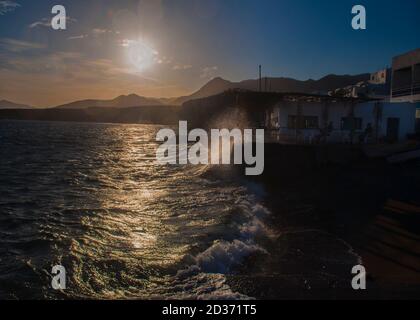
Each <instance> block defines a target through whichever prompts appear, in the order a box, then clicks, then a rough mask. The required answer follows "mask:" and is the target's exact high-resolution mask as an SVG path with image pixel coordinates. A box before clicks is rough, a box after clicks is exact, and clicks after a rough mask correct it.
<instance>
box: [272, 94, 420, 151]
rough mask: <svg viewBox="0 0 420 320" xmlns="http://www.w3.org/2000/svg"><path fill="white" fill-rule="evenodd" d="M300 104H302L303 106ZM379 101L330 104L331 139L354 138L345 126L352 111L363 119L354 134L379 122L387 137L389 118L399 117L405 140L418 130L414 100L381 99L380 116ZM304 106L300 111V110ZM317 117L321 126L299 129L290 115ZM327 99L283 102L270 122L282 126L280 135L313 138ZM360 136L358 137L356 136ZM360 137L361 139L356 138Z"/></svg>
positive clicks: (401, 137)
mask: <svg viewBox="0 0 420 320" xmlns="http://www.w3.org/2000/svg"><path fill="white" fill-rule="evenodd" d="M299 104H300V107H299ZM376 104H377V102H365V103H358V104H355V105H353V106H352V104H351V103H350V102H335V103H330V104H329V106H328V111H327V114H328V120H327V123H330V122H331V123H332V125H333V131H332V133H331V134H330V136H329V137H328V140H327V141H329V142H343V143H344V142H348V141H350V130H344V129H343V128H342V119H343V118H347V117H349V116H350V115H351V114H352V113H353V115H354V117H355V118H360V119H361V128H360V129H359V130H354V134H355V135H356V136H357V135H361V134H363V133H364V132H365V130H366V128H367V126H368V124H371V126H372V127H373V128H375V130H374V131H375V132H376V125H377V131H378V138H379V139H383V138H385V137H386V136H387V134H388V119H389V118H397V119H399V120H398V122H399V125H398V140H399V141H404V140H405V139H406V137H407V135H409V134H413V133H415V126H416V121H415V118H416V105H415V104H412V103H390V102H380V106H381V107H380V108H381V110H382V111H381V112H380V113H379V114H380V117H379V118H378V121H377V120H376V119H377V107H376V106H375V105H376ZM299 108H300V112H299ZM298 114H300V115H301V116H302V117H317V118H318V127H319V128H318V129H316V128H304V129H298V130H296V129H295V128H291V127H290V123H289V122H290V120H289V116H297V115H298ZM325 114H326V109H325V103H323V102H322V103H321V102H299V103H298V102H295V101H287V102H281V103H279V104H278V105H277V106H276V107H275V108H274V109H273V111H272V113H271V115H270V119H269V123H270V126H271V127H272V128H275V129H277V130H278V134H279V137H280V139H281V138H283V139H286V140H287V139H292V140H293V139H294V140H296V136H297V135H298V136H299V138H300V139H301V140H302V141H303V142H311V141H313V140H314V139H316V137H317V136H319V135H320V133H321V131H320V128H323V127H324V125H325ZM356 139H357V137H356ZM356 141H357V140H356Z"/></svg>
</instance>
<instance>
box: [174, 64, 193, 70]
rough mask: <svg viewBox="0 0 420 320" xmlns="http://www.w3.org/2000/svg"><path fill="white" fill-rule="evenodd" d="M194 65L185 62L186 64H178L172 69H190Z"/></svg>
mask: <svg viewBox="0 0 420 320" xmlns="http://www.w3.org/2000/svg"><path fill="white" fill-rule="evenodd" d="M192 67H193V66H192V65H190V64H185V65H178V64H176V65H174V66H173V67H172V70H188V69H191V68H192Z"/></svg>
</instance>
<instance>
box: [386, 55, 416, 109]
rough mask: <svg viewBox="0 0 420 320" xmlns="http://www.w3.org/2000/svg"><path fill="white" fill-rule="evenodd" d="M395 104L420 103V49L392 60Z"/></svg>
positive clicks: (392, 98) (392, 96)
mask: <svg viewBox="0 0 420 320" xmlns="http://www.w3.org/2000/svg"><path fill="white" fill-rule="evenodd" d="M391 101H393V102H406V101H410V102H420V49H417V50H413V51H410V52H408V53H406V54H403V55H400V56H397V57H394V59H393V60H392V89H391Z"/></svg>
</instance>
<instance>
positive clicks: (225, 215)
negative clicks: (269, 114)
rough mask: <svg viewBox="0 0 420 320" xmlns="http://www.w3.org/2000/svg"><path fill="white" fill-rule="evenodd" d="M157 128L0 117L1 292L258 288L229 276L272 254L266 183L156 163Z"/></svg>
mask: <svg viewBox="0 0 420 320" xmlns="http://www.w3.org/2000/svg"><path fill="white" fill-rule="evenodd" d="M161 128H162V126H156V125H128V124H93V123H70V122H31V121H0V298H2V299H253V298H254V297H253V296H249V295H246V294H244V293H243V292H239V291H238V290H234V289H232V288H231V287H230V286H229V284H228V281H227V276H229V275H235V274H236V273H238V270H239V269H240V268H241V267H242V271H241V272H242V273H243V272H244V271H243V265H244V264H246V263H247V261H249V259H251V257H253V258H254V259H255V257H264V256H266V255H268V254H269V252H268V251H267V248H265V247H264V245H263V243H264V241H266V240H264V239H269V238H270V237H275V236H276V233H275V231H273V230H270V228H269V227H268V226H267V224H266V219H267V217H269V216H270V214H271V213H270V211H269V210H268V209H267V208H265V207H264V206H263V205H262V203H261V201H260V199H261V193H263V191H262V190H261V188H259V187H258V186H255V185H253V184H251V183H247V182H245V181H244V179H238V178H235V175H232V174H230V171H231V170H232V168H231V167H230V166H225V167H223V166H219V167H214V166H204V165H202V166H192V165H161V164H158V162H157V161H156V149H157V147H158V146H159V144H158V142H156V133H157V132H158V130H160V129H161ZM261 239H262V240H261ZM57 265H60V266H63V267H64V268H65V271H66V273H65V276H66V277H65V278H66V288H65V289H64V290H54V289H53V287H52V277H53V275H52V268H53V267H54V266H57Z"/></svg>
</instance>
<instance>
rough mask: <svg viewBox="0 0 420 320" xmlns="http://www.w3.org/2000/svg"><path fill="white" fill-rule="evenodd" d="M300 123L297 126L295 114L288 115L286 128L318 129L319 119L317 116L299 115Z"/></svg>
mask: <svg viewBox="0 0 420 320" xmlns="http://www.w3.org/2000/svg"><path fill="white" fill-rule="evenodd" d="M301 120H302V124H301V125H300V126H298V117H297V116H289V118H288V125H287V126H288V128H289V129H297V128H298V127H299V128H301V129H318V128H319V121H318V117H309V116H308V117H301Z"/></svg>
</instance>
